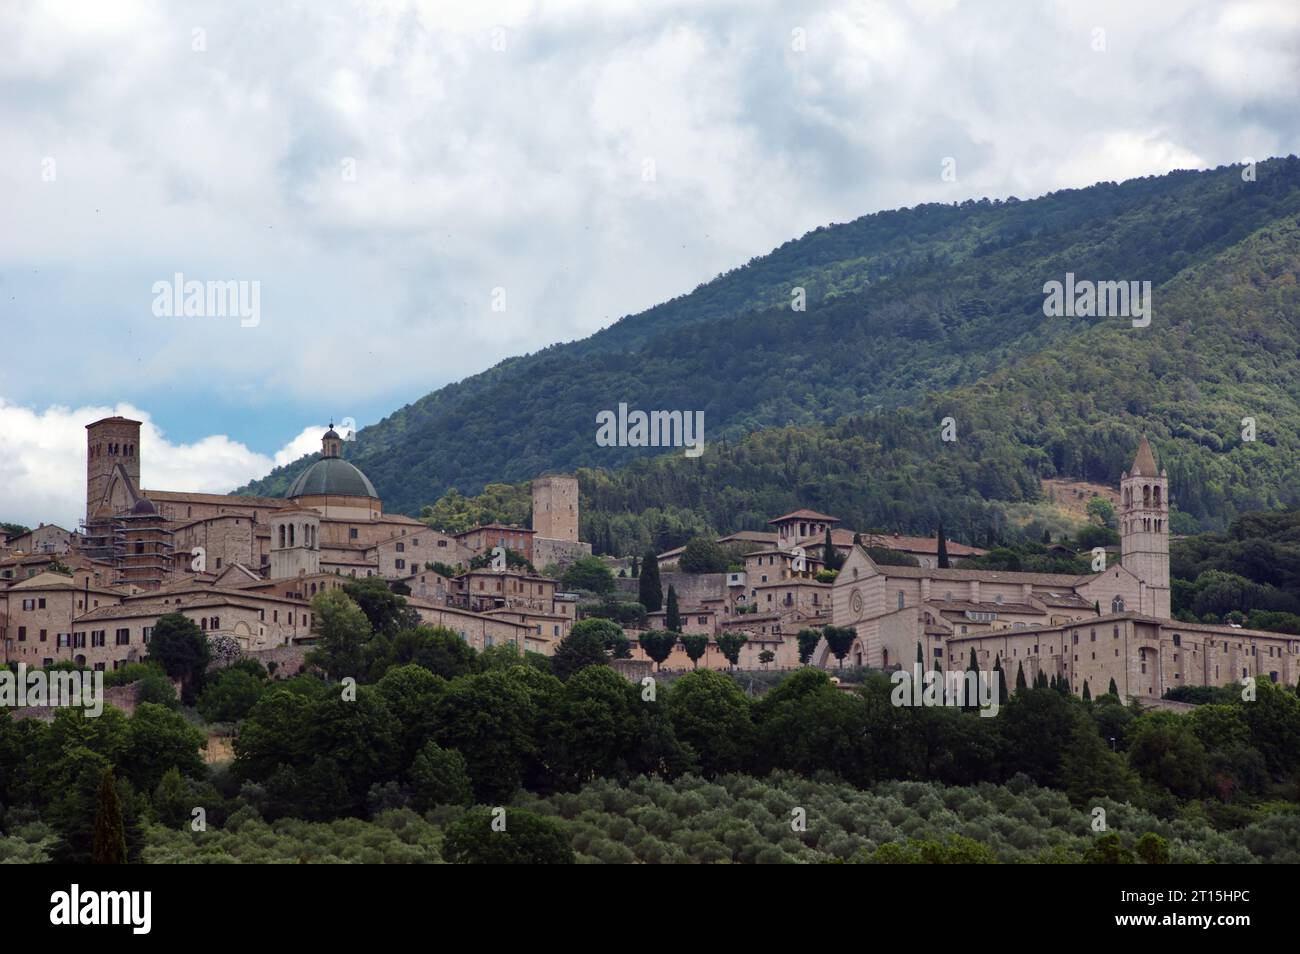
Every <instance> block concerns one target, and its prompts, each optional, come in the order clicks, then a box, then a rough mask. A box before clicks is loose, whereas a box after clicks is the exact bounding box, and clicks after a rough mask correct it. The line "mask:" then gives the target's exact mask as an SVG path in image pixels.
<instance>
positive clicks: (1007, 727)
mask: <svg viewBox="0 0 1300 954" xmlns="http://www.w3.org/2000/svg"><path fill="white" fill-rule="evenodd" d="M1072 705H1073V703H1072V701H1071V700H1070V699H1067V698H1066V697H1064V696H1062V695H1061V694H1060V693H1059V692H1056V691H1055V690H1052V689H1042V688H1036V689H1029V690H1026V691H1025V692H1018V693H1016V694H1015V695H1014V696H1012V697H1011V699H1010V701H1008V702H1007V704H1006V705H1005V706H1004V707H1003V708H1002V711H1001V712H1000V713H999V714H998V718H997V722H998V723H999V728H1000V730H1001V735H1002V740H1003V742H1004V745H1005V749H1004V758H1005V764H1004V770H1005V771H1006V773H1007V774H1008V775H1012V774H1015V773H1016V772H1023V773H1025V774H1026V775H1028V776H1029V777H1030V778H1032V779H1033V780H1034V781H1035V782H1037V783H1038V784H1039V785H1046V786H1050V787H1053V788H1061V787H1062V785H1061V781H1062V775H1061V749H1062V747H1061V740H1062V739H1068V738H1070V737H1071V734H1072V732H1073V730H1074V725H1075V719H1074V714H1073V711H1072V708H1071V707H1072ZM984 721H991V720H984Z"/></svg>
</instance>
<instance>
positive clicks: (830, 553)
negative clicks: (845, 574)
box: [822, 527, 843, 570]
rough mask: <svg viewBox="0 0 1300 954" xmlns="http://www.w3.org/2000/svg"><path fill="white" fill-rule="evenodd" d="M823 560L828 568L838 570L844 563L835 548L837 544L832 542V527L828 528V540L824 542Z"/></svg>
mask: <svg viewBox="0 0 1300 954" xmlns="http://www.w3.org/2000/svg"><path fill="white" fill-rule="evenodd" d="M822 562H823V563H825V564H826V569H828V570H838V569H839V568H840V567H841V566H843V563H842V562H841V561H840V555H839V553H838V552H836V550H835V544H834V543H832V542H831V528H830V527H827V528H826V542H825V543H823V544H822Z"/></svg>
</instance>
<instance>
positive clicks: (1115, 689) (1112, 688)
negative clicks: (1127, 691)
mask: <svg viewBox="0 0 1300 954" xmlns="http://www.w3.org/2000/svg"><path fill="white" fill-rule="evenodd" d="M1106 692H1107V693H1109V694H1110V695H1112V696H1114V697H1115V698H1116V699H1118V698H1119V686H1117V685H1115V677H1114V676H1111V677H1110V685H1109V686H1107V687H1106Z"/></svg>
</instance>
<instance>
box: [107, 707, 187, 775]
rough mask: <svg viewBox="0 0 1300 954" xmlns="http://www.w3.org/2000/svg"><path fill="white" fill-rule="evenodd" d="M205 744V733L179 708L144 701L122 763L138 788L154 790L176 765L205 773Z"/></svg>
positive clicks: (131, 727)
mask: <svg viewBox="0 0 1300 954" xmlns="http://www.w3.org/2000/svg"><path fill="white" fill-rule="evenodd" d="M205 744H206V740H205V738H204V735H203V733H202V732H200V731H199V730H198V729H196V728H194V727H193V726H191V725H190V724H189V723H188V722H187V721H186V720H185V717H184V716H182V715H181V714H180V713H179V712H174V711H172V710H171V709H168V708H166V707H164V706H160V705H156V704H154V703H152V702H142V703H140V704H139V705H138V706H136V710H135V714H134V715H132V716H131V718H130V720H129V721H128V723H127V737H126V749H125V751H124V752H123V753H122V759H121V761H120V762H119V767H120V768H121V769H122V771H123V774H124V775H125V777H126V778H127V780H128V781H130V783H131V784H132V785H133V786H134V787H135V788H136V789H138V790H139V791H143V792H152V791H153V790H154V789H155V788H157V787H158V782H159V781H160V780H161V779H162V776H163V773H164V772H166V771H167V770H168V769H169V768H172V767H175V768H177V769H179V770H180V771H181V773H182V774H183V775H188V776H190V777H192V778H199V777H201V776H202V775H203V771H204V767H203V759H202V758H201V757H200V756H199V749H200V748H201V747H202V746H204V745H205Z"/></svg>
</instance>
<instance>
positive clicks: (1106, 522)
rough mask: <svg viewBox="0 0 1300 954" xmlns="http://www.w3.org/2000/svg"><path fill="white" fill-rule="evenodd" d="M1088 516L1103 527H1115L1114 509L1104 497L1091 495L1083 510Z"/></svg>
mask: <svg viewBox="0 0 1300 954" xmlns="http://www.w3.org/2000/svg"><path fill="white" fill-rule="evenodd" d="M1084 510H1085V511H1086V512H1087V514H1088V516H1089V517H1090V518H1092V519H1093V520H1095V521H1096V522H1097V523H1098V524H1100V525H1101V526H1103V527H1114V526H1115V507H1114V505H1113V504H1112V503H1111V502H1110V501H1109V500H1107V499H1106V498H1105V497H1099V496H1097V495H1096V494H1093V496H1092V499H1090V500H1089V501H1088V504H1087V506H1086V507H1085V508H1084Z"/></svg>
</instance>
